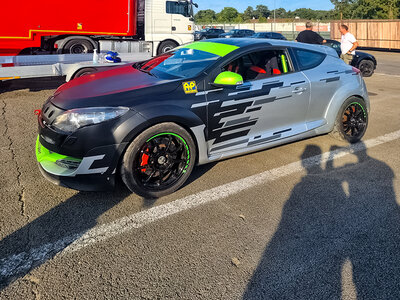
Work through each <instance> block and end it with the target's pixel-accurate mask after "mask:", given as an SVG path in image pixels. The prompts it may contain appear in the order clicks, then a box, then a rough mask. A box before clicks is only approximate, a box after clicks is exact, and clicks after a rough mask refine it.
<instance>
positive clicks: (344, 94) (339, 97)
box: [316, 75, 370, 134]
mask: <svg viewBox="0 0 400 300" xmlns="http://www.w3.org/2000/svg"><path fill="white" fill-rule="evenodd" d="M349 76H354V77H355V75H349ZM356 78H357V77H355V78H354V80H357V79H356ZM358 80H361V81H362V83H361V84H362V86H363V88H362V89H361V90H360V89H358V88H354V87H355V86H359V85H358V84H357V85H355V84H354V82H353V80H348V81H346V84H345V85H343V86H342V87H341V88H340V89H338V90H337V91H336V93H335V94H334V95H333V97H332V99H331V101H330V102H329V105H328V107H327V109H326V111H325V116H324V118H325V120H326V122H327V124H326V125H324V126H323V127H320V128H318V129H316V132H317V134H324V133H328V132H330V131H332V129H333V126H334V125H335V122H336V117H337V114H338V112H339V109H340V108H341V107H342V105H343V102H344V101H345V100H346V99H348V98H350V97H352V96H355V97H359V98H362V99H363V100H364V101H365V103H366V105H367V107H366V109H367V111H368V113H369V111H370V103H369V97H368V92H367V89H366V86H365V83H364V80H363V79H362V78H361V77H359V79H358Z"/></svg>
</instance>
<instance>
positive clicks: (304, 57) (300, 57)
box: [294, 49, 326, 70]
mask: <svg viewBox="0 0 400 300" xmlns="http://www.w3.org/2000/svg"><path fill="white" fill-rule="evenodd" d="M294 54H295V56H296V59H297V62H298V64H299V67H300V69H301V70H308V69H312V68H315V67H316V66H318V65H320V64H321V63H322V61H323V60H324V59H325V56H326V55H325V54H322V53H319V52H314V51H309V50H303V49H294Z"/></svg>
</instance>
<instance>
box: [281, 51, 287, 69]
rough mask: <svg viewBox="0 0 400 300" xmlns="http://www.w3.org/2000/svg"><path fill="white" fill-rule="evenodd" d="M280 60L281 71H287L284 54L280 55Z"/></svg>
mask: <svg viewBox="0 0 400 300" xmlns="http://www.w3.org/2000/svg"><path fill="white" fill-rule="evenodd" d="M281 61H282V68H283V73H287V72H288V66H287V63H286V57H285V55H284V54H282V55H281Z"/></svg>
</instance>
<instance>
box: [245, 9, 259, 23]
mask: <svg viewBox="0 0 400 300" xmlns="http://www.w3.org/2000/svg"><path fill="white" fill-rule="evenodd" d="M255 17H256V14H255V12H254V9H253V7H252V6H248V7H247V8H246V9H245V11H244V12H243V20H244V21H248V20H251V19H253V18H255Z"/></svg>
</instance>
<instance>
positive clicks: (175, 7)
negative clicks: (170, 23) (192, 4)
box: [167, 1, 189, 17]
mask: <svg viewBox="0 0 400 300" xmlns="http://www.w3.org/2000/svg"><path fill="white" fill-rule="evenodd" d="M188 8H189V6H188V5H187V4H184V3H180V2H175V1H167V14H177V15H183V16H185V17H189V9H188Z"/></svg>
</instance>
